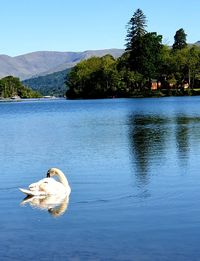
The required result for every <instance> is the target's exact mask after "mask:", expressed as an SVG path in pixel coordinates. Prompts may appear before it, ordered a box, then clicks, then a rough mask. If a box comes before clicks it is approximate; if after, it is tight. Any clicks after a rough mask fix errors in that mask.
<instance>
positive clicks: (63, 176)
mask: <svg viewBox="0 0 200 261" xmlns="http://www.w3.org/2000/svg"><path fill="white" fill-rule="evenodd" d="M56 175H57V176H58V179H59V181H60V182H61V183H62V184H63V186H64V187H65V188H67V187H68V186H69V184H68V181H67V179H66V177H65V175H64V173H63V172H62V171H61V170H57V171H56Z"/></svg>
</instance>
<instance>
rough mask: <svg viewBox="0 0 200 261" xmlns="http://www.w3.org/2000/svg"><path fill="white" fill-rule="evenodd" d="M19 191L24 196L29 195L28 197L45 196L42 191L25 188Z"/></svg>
mask: <svg viewBox="0 0 200 261" xmlns="http://www.w3.org/2000/svg"><path fill="white" fill-rule="evenodd" d="M19 190H20V191H21V192H23V193H24V194H26V195H28V196H41V195H45V193H44V192H42V191H31V190H28V189H23V188H19Z"/></svg>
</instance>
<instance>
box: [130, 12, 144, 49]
mask: <svg viewBox="0 0 200 261" xmlns="http://www.w3.org/2000/svg"><path fill="white" fill-rule="evenodd" d="M146 26H147V25H146V16H145V15H144V13H143V11H142V10H141V9H137V10H136V11H135V12H134V14H133V16H132V18H131V19H130V21H129V22H128V25H127V28H128V29H127V36H126V41H127V43H126V51H132V50H133V49H134V47H135V43H136V41H137V40H138V39H139V38H140V37H142V36H143V35H145V33H146V30H145V27H146Z"/></svg>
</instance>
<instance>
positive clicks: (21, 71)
mask: <svg viewBox="0 0 200 261" xmlns="http://www.w3.org/2000/svg"><path fill="white" fill-rule="evenodd" d="M123 52H124V50H123V49H105V50H96V51H85V52H54V51H39V52H33V53H28V54H24V55H19V56H16V57H10V56H7V55H0V78H2V77H5V76H8V75H12V76H15V77H19V78H20V79H21V80H25V79H29V78H32V77H37V76H42V75H47V74H50V73H54V72H59V71H63V70H65V69H67V68H71V67H73V66H74V65H76V64H77V63H78V62H80V61H81V60H84V59H88V58H90V57H92V56H99V57H101V56H104V55H106V54H111V55H112V56H114V57H119V56H121V55H122V53H123Z"/></svg>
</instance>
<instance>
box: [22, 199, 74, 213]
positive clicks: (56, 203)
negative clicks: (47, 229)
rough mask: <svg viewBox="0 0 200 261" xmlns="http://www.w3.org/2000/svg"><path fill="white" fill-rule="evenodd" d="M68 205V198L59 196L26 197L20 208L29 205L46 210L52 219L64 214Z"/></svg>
mask: <svg viewBox="0 0 200 261" xmlns="http://www.w3.org/2000/svg"><path fill="white" fill-rule="evenodd" d="M68 203H69V196H65V197H61V196H60V195H48V196H27V197H26V198H25V199H24V200H23V201H22V202H21V204H20V205H21V206H23V205H26V204H29V205H30V206H31V207H33V208H36V209H40V210H46V211H48V212H49V213H50V214H51V215H52V216H53V217H59V216H61V215H63V214H64V213H65V211H66V210H67V207H68Z"/></svg>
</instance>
